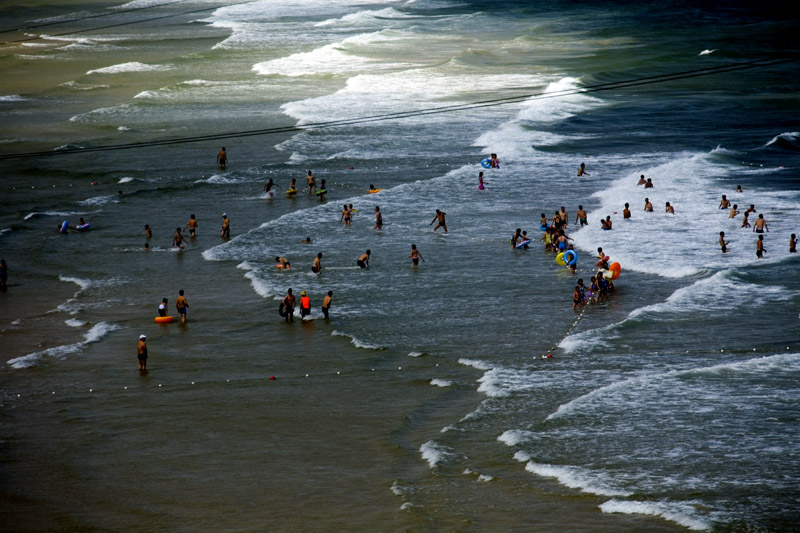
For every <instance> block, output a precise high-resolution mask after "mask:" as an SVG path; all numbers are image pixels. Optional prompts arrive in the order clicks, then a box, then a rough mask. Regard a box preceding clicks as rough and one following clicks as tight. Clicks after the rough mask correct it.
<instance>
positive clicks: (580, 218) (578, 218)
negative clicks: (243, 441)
mask: <svg viewBox="0 0 800 533" xmlns="http://www.w3.org/2000/svg"><path fill="white" fill-rule="evenodd" d="M542 216H544V213H542ZM578 222H580V223H581V227H583V226H585V225H587V224H588V223H589V219H588V217H587V216H586V211H584V210H583V206H582V205H579V206H578V212H577V213H576V214H575V223H576V224H577V223H578ZM546 225H547V223H546V222H545V226H546Z"/></svg>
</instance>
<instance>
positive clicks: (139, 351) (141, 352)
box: [136, 335, 147, 373]
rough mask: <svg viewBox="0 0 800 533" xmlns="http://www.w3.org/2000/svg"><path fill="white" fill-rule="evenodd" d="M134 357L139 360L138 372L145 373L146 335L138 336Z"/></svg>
mask: <svg viewBox="0 0 800 533" xmlns="http://www.w3.org/2000/svg"><path fill="white" fill-rule="evenodd" d="M136 356H137V357H138V358H139V372H142V373H144V372H147V335H139V343H138V344H137V345H136Z"/></svg>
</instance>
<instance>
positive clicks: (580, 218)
mask: <svg viewBox="0 0 800 533" xmlns="http://www.w3.org/2000/svg"><path fill="white" fill-rule="evenodd" d="M578 222H580V223H581V227H583V226H585V225H587V224H588V223H589V219H588V217H587V216H586V211H584V210H583V206H582V205H579V206H578V212H577V213H576V214H575V223H576V224H577V223H578Z"/></svg>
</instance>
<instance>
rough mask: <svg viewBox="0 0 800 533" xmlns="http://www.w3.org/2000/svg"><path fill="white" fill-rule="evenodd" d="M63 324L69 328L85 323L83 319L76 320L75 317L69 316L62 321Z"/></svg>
mask: <svg viewBox="0 0 800 533" xmlns="http://www.w3.org/2000/svg"><path fill="white" fill-rule="evenodd" d="M64 324H66V325H68V326H69V327H71V328H79V327H82V326H85V325H86V322H84V321H83V320H78V319H77V318H70V319H67V320H65V321H64Z"/></svg>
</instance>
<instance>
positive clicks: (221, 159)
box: [217, 146, 228, 168]
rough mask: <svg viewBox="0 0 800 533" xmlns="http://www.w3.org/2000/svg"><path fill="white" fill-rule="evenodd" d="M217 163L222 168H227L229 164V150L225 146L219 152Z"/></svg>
mask: <svg viewBox="0 0 800 533" xmlns="http://www.w3.org/2000/svg"><path fill="white" fill-rule="evenodd" d="M217 164H218V165H219V166H220V168H225V167H227V166H228V152H226V151H225V147H224V146H223V147H222V150H220V151H219V153H218V154H217Z"/></svg>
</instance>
